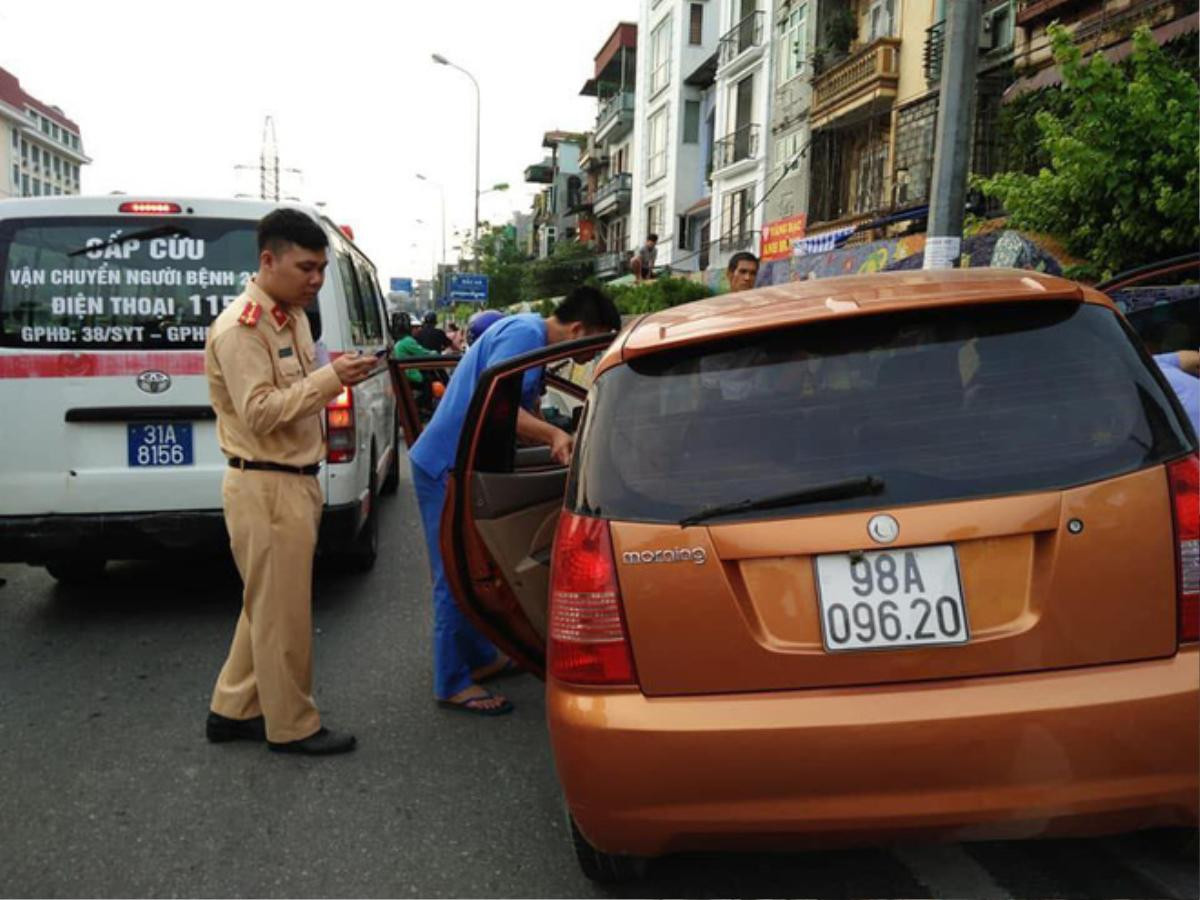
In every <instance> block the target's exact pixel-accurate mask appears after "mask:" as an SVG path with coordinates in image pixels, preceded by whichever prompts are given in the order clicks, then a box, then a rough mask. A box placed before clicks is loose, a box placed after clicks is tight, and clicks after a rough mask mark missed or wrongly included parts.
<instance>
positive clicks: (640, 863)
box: [567, 813, 650, 884]
mask: <svg viewBox="0 0 1200 900" xmlns="http://www.w3.org/2000/svg"><path fill="white" fill-rule="evenodd" d="M567 823H568V825H569V826H570V828H571V843H572V844H573V845H574V846H575V858H576V859H578V860H579V867H580V868H581V869H583V874H584V875H586V876H587V877H588V878H590V879H591V880H592V881H595V882H599V883H600V884H621V883H624V882H629V881H637V880H639V879H642V878H645V877H646V870H647V869H648V868H649V865H650V861H649V860H648V859H645V858H643V857H641V856H621V855H618V854H614V853H605V852H604V851H602V850H597V849H596V848H595V847H593V846H592V845H591V844H589V843H588V839H587V838H585V837H584V836H583V833H582V832H581V831H580V830H579V826H578V825H576V824H575V817H574V816H572V815H571V814H570V813H567Z"/></svg>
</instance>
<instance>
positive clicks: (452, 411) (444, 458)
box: [409, 287, 621, 716]
mask: <svg viewBox="0 0 1200 900" xmlns="http://www.w3.org/2000/svg"><path fill="white" fill-rule="evenodd" d="M620 327H621V317H620V315H619V314H618V313H617V309H616V307H615V306H614V305H613V302H612V300H610V299H609V298H608V296H607V295H605V294H604V293H602V292H601V291H599V290H597V289H595V288H591V287H580V288H576V289H575V290H574V291H572V292H571V293H570V294H569V295H568V296H567V298H566V299H565V300H563V302H562V303H561V304H560V305H559V306H558V308H557V309H556V310H555V311H554V313H553V314H552V315H550V316H548V317H546V318H544V319H543V318H542V317H541V316H538V315H536V314H534V313H524V314H521V315H515V316H505V317H504V318H502V319H500V320H499V321H497V322H495V323H494V324H492V325H491V326H490V327H489V328H488V329H487V330H486V331H484V332H483V334H482V335H481V336H480V337H479V339H478V340H476V341H474V342H473V343H472V344H471V345H470V347H469V348H468V349H467V352H466V354H465V355H464V356H463V358H462V359H461V360H460V361H459V363H458V366H457V368H456V369H455V370H454V374H453V376H452V377H451V378H450V384H449V386H448V387H447V389H446V393H445V396H444V397H443V398H442V400H441V403H440V404H439V405H438V408H437V411H436V412H435V413H434V415H433V418H432V419H431V420H430V422H429V425H428V426H427V427H426V428H425V430H424V431H423V432H421V436H420V438H418V439H417V442H416V443H415V444H414V445H413V447H412V450H411V451H410V453H409V460H410V461H411V464H412V474H413V485H414V487H415V488H416V492H417V502H418V504H419V506H420V508H421V524H422V525H423V526H424V529H425V543H426V546H427V548H428V550H429V567H430V574H431V576H432V579H433V682H434V684H433V689H434V697H435V698H436V699H437V701H438V703H439V705H441V706H444V707H448V708H451V709H457V710H462V711H464V712H470V713H477V714H479V715H485V716H497V715H502V714H504V713H508V712H511V711H512V708H513V707H512V704H511V703H510V702H509V701H508V700H507V699H506V698H505V697H503V696H501V695H499V694H494V693H492V692H491V691H489V690H488V689H487V688H485V687H483V686H482V684H481V682H484V681H487V680H488V679H490V678H493V677H495V676H496V675H499V674H503V673H505V672H508V671H511V670H512V668H513V664H512V662H511V661H510V660H509V659H508V658H507V657H505V656H504V655H503V654H501V653H500V652H499V651H498V650H497V649H496V648H495V647H494V646H492V644H491V642H490V641H488V640H487V638H485V637H484V636H483V635H481V634H480V633H479V632H478V631H477V630H476V628H475V626H474V625H472V624H471V623H470V622H469V621H467V619H466V617H465V616H464V615H463V613H462V611H461V610H460V609H459V608H458V606H457V605H456V604H455V602H454V598H453V596H452V595H451V593H450V587H449V585H448V584H447V582H446V572H445V569H444V567H443V564H442V554H441V548H440V543H439V531H440V523H441V519H442V507H443V505H444V504H445V499H446V482H447V478H448V476H449V471H450V468H451V466H453V465H454V457H455V454H456V452H457V449H458V440H459V436H460V434H461V433H462V428H463V422H464V420H465V419H466V415H467V410H468V408H469V407H470V405H471V397H472V395H473V394H474V392H475V387H476V385H477V384H478V382H479V376H480V375H482V374H483V373H484V371H486V370H487V369H489V368H490V367H492V366H494V365H496V364H497V363H501V362H503V361H505V360H507V359H512V358H513V357H515V356H519V355H520V354H522V353H528V352H529V351H531V350H539V349H541V348H543V347H546V346H548V345H551V344H557V343H561V342H563V341H570V340H575V339H577V338H582V337H587V336H589V335H597V334H604V333H606V332H615V331H617V330H618V329H619V328H620ZM578 361H581V360H577V362H578ZM582 361H586V360H582ZM540 389H541V370H540V369H531V370H530V371H528V372H526V373H525V375H524V377H523V381H522V395H521V409H520V410H518V412H517V435H518V437H519V438H521V439H522V440H524V441H528V442H531V443H538V444H544V445H546V446H548V447H549V448H550V452H551V455H552V456H553V458H554V459H555V461H557V462H558V463H559V464H561V465H567V464H568V463H569V462H570V459H571V450H572V447H573V440H574V439H573V438H572V436H571V435H570V434H568V433H567V432H565V431H563V430H561V429H559V428H556V427H555V426H553V425H551V424H549V423H548V422H546V421H545V420H544V419H543V418H542V417H541V415H540V411H539V410H538V403H539V395H540Z"/></svg>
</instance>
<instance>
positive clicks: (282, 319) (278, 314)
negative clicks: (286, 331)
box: [271, 306, 288, 328]
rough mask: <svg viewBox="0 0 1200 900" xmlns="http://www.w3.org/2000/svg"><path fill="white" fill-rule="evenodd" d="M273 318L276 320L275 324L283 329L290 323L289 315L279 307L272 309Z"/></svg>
mask: <svg viewBox="0 0 1200 900" xmlns="http://www.w3.org/2000/svg"><path fill="white" fill-rule="evenodd" d="M271 318H272V319H274V320H275V324H276V325H278V326H279V327H280V328H282V327H283V326H284V325H286V324H287V323H288V314H287V313H285V312H284V311H283V310H282V309H280V308H279V307H278V306H275V307H272V309H271Z"/></svg>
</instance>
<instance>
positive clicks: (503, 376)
mask: <svg viewBox="0 0 1200 900" xmlns="http://www.w3.org/2000/svg"><path fill="white" fill-rule="evenodd" d="M612 339H613V336H612V335H602V336H599V337H593V338H584V339H582V340H578V341H570V342H565V343H562V344H555V345H554V346H552V347H547V348H546V349H544V350H537V351H534V352H532V353H526V354H523V355H522V356H518V357H514V358H513V359H511V360H509V361H507V362H504V363H501V364H500V365H497V366H493V367H492V368H490V369H488V370H487V371H486V372H484V373H483V375H481V376H480V379H479V383H478V385H477V386H476V388H475V394H474V397H473V398H472V401H471V407H470V409H469V411H468V412H467V418H466V421H465V423H464V425H463V430H462V436H461V437H460V438H459V443H458V454H457V457H456V459H455V464H454V469H453V470H452V471H451V473H450V479H449V484H448V485H447V487H446V506H445V509H444V511H443V513H442V527H441V544H442V559H443V560H444V562H445V566H446V580H447V582H448V583H449V585H450V590H451V592H452V593H453V594H454V598H455V600H456V601H457V602H458V605H459V607H460V608H461V609H462V610H463V612H464V614H465V615H466V616H467V618H468V619H470V620H471V621H472V622H473V623H474V624H475V626H476V627H477V628H479V629H480V631H481V632H482V633H483V634H485V635H487V637H488V638H489V639H490V640H491V641H492V642H493V643H495V644H496V646H497V647H499V648H500V649H501V650H503V651H504V652H505V653H507V654H508V655H509V656H510V657H512V658H513V659H514V660H516V661H517V662H518V663H519V664H520V665H521V666H522V667H523V668H525V669H526V670H528V671H530V672H532V673H534V674H535V675H537V676H538V677H539V678H541V677H545V670H546V613H547V610H546V607H547V602H548V598H549V588H550V556H551V551H552V549H553V545H554V533H555V529H556V528H557V526H558V517H559V514H560V512H561V511H562V504H563V495H564V493H565V491H566V486H567V473H568V468H567V467H566V466H561V465H559V464H557V463H555V462H554V461H553V459H552V458H551V456H550V450H549V448H548V447H543V446H519V444H518V440H517V432H516V426H517V411H518V409H519V407H520V402H521V382H522V378H523V376H524V375H525V373H526V372H528V371H529V370H530V369H533V368H538V367H545V368H544V373H545V388H546V391H545V393H544V394H543V397H542V412H543V417H545V418H547V419H548V420H549V419H554V420H555V421H558V422H560V423H561V424H563V425H564V426H565V430H568V431H572V430H574V429H575V428H576V427H577V426H578V424H579V420H580V416H581V415H582V411H583V403H584V399H585V398H586V396H587V391H586V389H585V388H584V387H582V386H581V385H578V384H576V383H574V382H572V381H569V380H567V379H565V378H561V377H558V376H557V375H555V374H554V373H553V369H554V367H555V364H556V363H563V362H567V363H568V364H569V361H570V358H571V357H573V356H582V355H591V354H594V353H596V352H599V351H600V350H603V349H604V348H605V347H606V346H608V344H609V343H611V342H612ZM552 410H553V411H555V412H556V413H557V415H558V416H561V419H558V418H556V417H555V416H553V415H552V412H551V411H552Z"/></svg>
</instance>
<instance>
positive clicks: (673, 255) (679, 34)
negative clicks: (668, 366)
mask: <svg viewBox="0 0 1200 900" xmlns="http://www.w3.org/2000/svg"><path fill="white" fill-rule="evenodd" d="M727 2H729V0H643V2H642V8H641V13H640V17H639V21H638V36H639V38H638V40H639V52H638V66H637V85H636V89H635V94H634V96H635V100H634V137H633V165H632V172H633V177H632V179H631V180H632V184H633V191H632V199H631V212H630V216H629V247H630V248H631V249H636V248H637V247H638V246H640V245H641V243H642V242H643V241H644V240H645V238H646V235H647V234H650V233H655V234H657V235H658V237H659V242H658V265H659V266H669V267H670V268H673V269H677V270H681V271H696V270H697V269H698V268H699V267H700V261H701V260H700V253H699V252H698V251H697V250H695V249H689V248H692V247H695V246H696V244H697V241H698V239H699V235H698V234H697V235H689V234H688V228H689V224H691V225H695V224H696V223H698V222H703V221H704V220H705V214H706V211H707V207H708V204H707V202H706V201H707V198H708V195H709V188H708V184H707V176H706V170H707V167H708V161H707V159H706V150H707V132H708V129H707V128H706V123H707V122H708V121H709V118H708V117H706V103H708V105H709V106H710V107H711V106H712V102H711V100H712V98H711V96H709V95H711V93H712V90H713V88H712V86H711V85H705V83H704V78H705V77H706V76H705V74H704V73H705V71H706V67H707V66H708V65H709V64H710V61H711V59H712V57H713V55H714V53H716V51H717V42H718V36H719V32H718V28H719V19H720V15H721V13H720V10H719V9H718V7H719V5H720V4H721V3H727ZM707 112H711V113H715V110H712V109H709V110H707Z"/></svg>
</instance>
